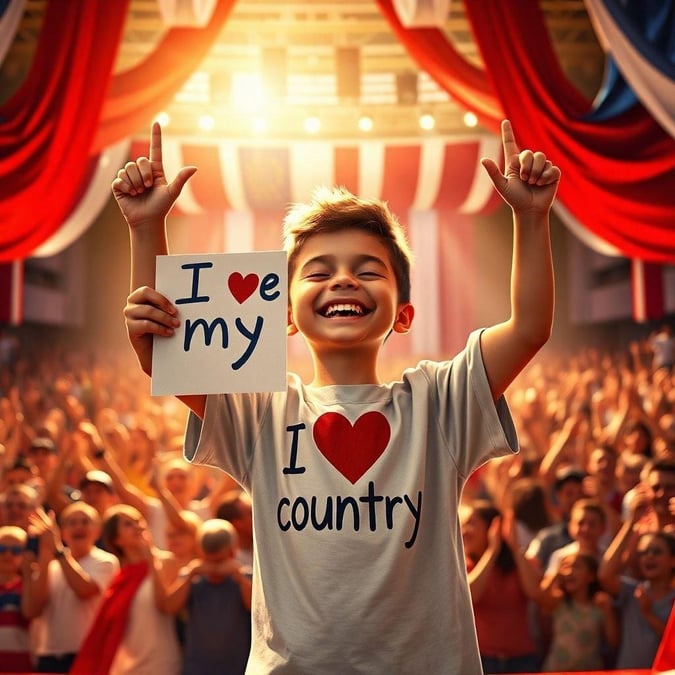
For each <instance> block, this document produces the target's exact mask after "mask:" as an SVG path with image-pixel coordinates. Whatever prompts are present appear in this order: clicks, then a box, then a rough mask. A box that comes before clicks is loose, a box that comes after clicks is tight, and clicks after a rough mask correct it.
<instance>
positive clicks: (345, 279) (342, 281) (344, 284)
mask: <svg viewBox="0 0 675 675" xmlns="http://www.w3.org/2000/svg"><path fill="white" fill-rule="evenodd" d="M331 286H332V287H333V288H354V287H355V286H358V280H357V278H356V277H355V276H354V275H353V274H352V273H351V272H349V271H348V270H340V271H338V272H337V273H336V274H335V276H334V277H333V283H332V284H331Z"/></svg>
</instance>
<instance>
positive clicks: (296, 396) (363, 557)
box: [112, 121, 560, 675]
mask: <svg viewBox="0 0 675 675" xmlns="http://www.w3.org/2000/svg"><path fill="white" fill-rule="evenodd" d="M502 141H503V149H504V157H505V170H504V172H503V173H502V172H501V171H500V169H499V168H498V166H497V164H496V163H495V162H494V161H493V160H491V159H483V160H482V164H483V166H484V168H485V169H486V170H487V173H488V175H489V177H490V179H491V180H492V182H493V184H494V186H495V188H496V190H497V191H498V192H499V194H500V195H501V196H502V198H503V199H504V200H505V201H506V202H507V203H508V204H509V206H510V207H511V209H512V211H513V217H514V218H513V219H514V251H513V257H512V261H513V263H512V275H511V298H512V301H511V314H510V316H509V317H508V318H507V319H506V320H505V321H504V322H503V323H499V324H497V325H494V326H491V327H488V328H485V329H483V330H479V331H476V332H474V333H472V334H471V335H470V336H469V339H468V343H467V346H466V348H465V349H464V350H463V351H462V352H461V353H460V354H459V355H457V356H456V357H455V358H454V359H453V360H452V361H447V362H438V363H437V362H431V361H424V362H421V363H420V364H418V365H417V366H416V367H415V368H411V369H408V370H406V371H405V373H404V374H403V378H402V380H401V381H398V382H394V383H391V384H383V383H382V382H381V380H380V377H379V376H378V356H379V352H380V349H381V347H382V345H383V343H384V340H385V339H386V338H387V336H389V334H390V333H391V332H396V333H406V332H408V331H409V329H410V328H411V325H412V321H413V316H414V308H413V305H412V304H411V302H410V258H411V256H410V252H409V250H408V246H407V242H406V240H405V237H404V233H403V230H402V228H401V226H400V225H399V223H398V222H397V221H396V219H395V217H394V216H393V214H392V213H391V212H390V211H389V209H388V208H387V206H386V205H385V204H383V203H382V202H379V201H374V200H373V201H369V200H363V199H359V198H357V197H355V196H353V195H351V194H349V193H348V192H346V191H345V190H341V189H337V190H332V191H330V190H319V191H317V192H316V193H315V195H314V199H313V201H312V203H310V204H309V205H298V206H296V207H295V208H294V209H292V210H291V211H290V212H289V214H288V215H287V217H286V220H285V245H286V250H287V253H288V271H289V306H288V333H289V335H294V334H296V333H301V334H302V335H303V336H304V338H305V340H306V342H307V344H308V347H309V350H310V353H311V356H312V361H313V365H314V377H313V379H312V381H311V383H310V384H309V385H307V384H305V383H303V382H302V381H301V380H300V379H299V378H298V377H296V376H294V375H289V377H288V381H287V388H286V390H285V391H284V392H275V393H262V394H227V395H209V396H208V397H207V396H204V395H190V396H182V397H181V400H182V401H183V402H184V403H185V404H186V405H187V406H188V407H189V408H190V409H191V411H192V415H191V417H190V419H189V422H188V428H187V431H186V449H185V452H186V457H187V458H188V459H189V460H190V461H192V462H195V463H198V464H207V465H211V466H215V467H219V468H221V469H224V470H225V471H226V472H228V473H229V474H230V475H231V476H233V477H234V478H235V479H236V480H237V481H238V482H239V483H241V484H242V485H243V486H244V487H245V489H246V490H247V491H249V492H250V493H251V495H252V499H253V504H254V509H255V513H256V517H255V523H254V549H255V560H254V574H253V583H254V592H253V598H254V601H253V607H252V615H253V616H252V618H253V636H252V648H251V654H250V658H249V663H248V669H249V670H250V672H282V671H283V672H294V673H319V672H340V673H353V672H371V673H373V672H387V671H396V672H406V673H443V674H444V675H451V674H453V673H454V674H462V675H465V674H466V673H479V672H480V671H481V665H480V659H479V654H478V647H477V643H476V636H475V629H474V625H473V621H472V610H471V599H470V595H469V588H468V583H467V578H466V569H465V566H464V559H463V556H462V555H461V551H462V543H461V533H460V528H459V524H458V516H457V510H458V503H459V500H460V495H461V491H462V487H463V485H464V483H465V482H466V480H467V478H468V477H469V476H470V475H471V473H472V472H473V471H474V470H475V469H476V468H477V467H478V466H480V465H481V464H483V463H484V462H485V461H487V460H488V459H490V458H492V457H496V456H499V455H502V454H506V453H508V452H509V451H516V449H517V438H516V434H515V429H514V426H513V422H512V419H511V416H510V413H509V410H508V407H507V405H506V402H505V400H504V398H503V394H504V392H505V390H506V388H507V387H508V386H509V384H510V383H511V382H512V381H513V379H514V378H515V377H516V376H517V375H518V374H519V373H520V372H521V370H522V369H523V368H524V367H525V365H526V364H527V363H528V362H529V361H530V360H531V359H532V357H533V356H534V355H535V354H536V353H537V352H538V350H539V349H540V348H541V346H542V345H543V344H545V343H546V341H547V340H548V338H549V336H550V332H551V323H552V316H553V269H552V257H551V248H550V232H549V212H550V209H551V206H552V203H553V200H554V197H555V193H556V190H557V186H558V182H559V178H560V171H559V169H558V168H557V167H555V166H554V165H552V163H551V162H550V161H549V160H548V159H547V158H546V156H545V155H544V154H543V153H541V152H532V151H530V150H524V151H522V152H521V151H520V149H519V148H518V146H517V144H516V141H515V138H514V136H513V132H512V130H511V126H510V124H509V122H508V121H504V122H503V124H502ZM467 170H473V169H472V168H470V167H467ZM195 171H196V168H195V167H184V168H183V169H181V170H180V171H179V173H178V174H177V176H176V178H175V179H174V180H173V181H172V182H171V183H168V182H167V180H166V177H165V174H164V169H163V163H162V148H161V129H160V126H159V125H158V124H155V125H153V130H152V138H151V142H150V157H149V158H139V159H138V160H137V161H135V162H129V163H127V164H126V165H125V167H124V168H123V169H121V170H120V171H119V172H118V174H117V178H116V179H115V181H113V185H112V189H113V193H114V195H115V198H116V199H117V201H118V205H119V207H120V209H121V211H122V213H123V215H124V217H125V219H126V221H127V224H128V225H129V231H130V237H131V261H132V264H131V268H132V271H131V288H132V292H131V294H130V296H129V298H128V302H127V307H126V309H125V317H126V323H127V331H128V335H129V339H130V342H131V345H132V347H133V348H134V350H135V351H136V355H137V357H138V359H139V363H140V364H141V367H142V369H143V370H144V372H146V373H148V374H150V373H151V366H152V340H153V338H157V339H160V338H170V337H171V336H172V335H174V333H175V329H176V328H177V326H178V325H179V324H180V318H179V316H178V312H177V309H176V306H175V305H174V304H173V303H172V302H171V301H170V300H169V299H167V298H166V297H164V296H163V295H161V294H160V293H158V292H157V291H156V290H154V284H155V266H156V256H157V255H158V254H165V253H167V250H168V245H167V241H166V232H165V218H166V215H167V213H168V212H169V210H170V208H171V206H172V204H173V202H174V201H175V199H176V198H177V197H178V194H179V193H180V191H181V189H182V187H183V186H184V184H185V183H186V181H187V180H188V179H189V178H190V177H191V176H192V175H193V174H194V172H195Z"/></svg>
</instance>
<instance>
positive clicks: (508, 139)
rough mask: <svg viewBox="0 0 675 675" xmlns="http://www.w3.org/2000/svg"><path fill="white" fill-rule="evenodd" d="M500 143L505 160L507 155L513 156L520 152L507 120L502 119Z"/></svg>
mask: <svg viewBox="0 0 675 675" xmlns="http://www.w3.org/2000/svg"><path fill="white" fill-rule="evenodd" d="M502 145H503V147H504V159H505V160H506V161H507V162H508V159H509V157H513V155H517V154H518V153H519V152H520V150H519V149H518V144H517V143H516V138H515V136H514V135H513V128H512V127H511V122H509V120H502Z"/></svg>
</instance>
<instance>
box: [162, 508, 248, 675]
mask: <svg viewBox="0 0 675 675" xmlns="http://www.w3.org/2000/svg"><path fill="white" fill-rule="evenodd" d="M197 536H198V541H199V547H200V549H201V552H200V559H196V560H194V561H193V562H192V563H191V564H190V565H187V566H185V567H184V568H183V569H182V570H181V571H180V573H179V578H178V580H177V581H176V582H175V583H174V584H173V586H172V587H171V588H169V589H168V590H167V591H166V592H165V594H164V595H163V597H161V598H160V599H159V606H160V608H161V609H162V610H163V611H165V612H167V613H169V614H177V613H178V612H179V611H181V610H182V609H186V610H187V613H186V621H185V633H186V634H185V651H184V665H183V675H241V674H242V673H243V672H244V671H245V670H246V661H247V659H248V653H249V649H250V647H251V579H250V575H247V574H246V573H245V572H244V570H243V568H242V567H241V565H240V564H239V563H238V562H237V559H236V550H237V531H236V530H235V529H234V526H233V525H232V524H231V523H228V522H227V521H226V520H221V519H219V518H212V519H211V520H207V521H206V522H205V523H204V524H203V525H201V526H200V528H199V533H198V535H197Z"/></svg>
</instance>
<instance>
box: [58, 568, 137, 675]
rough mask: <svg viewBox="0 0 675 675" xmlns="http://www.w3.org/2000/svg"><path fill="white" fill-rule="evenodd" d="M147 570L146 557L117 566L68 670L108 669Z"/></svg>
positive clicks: (78, 674) (98, 674)
mask: <svg viewBox="0 0 675 675" xmlns="http://www.w3.org/2000/svg"><path fill="white" fill-rule="evenodd" d="M147 574H148V563H147V561H143V562H139V563H134V564H133V565H125V566H124V567H122V569H120V571H119V572H118V574H117V575H116V576H115V578H114V579H113V580H112V583H111V584H110V586H108V589H107V590H106V592H105V593H104V595H103V600H102V601H101V606H100V607H99V609H98V613H97V614H96V618H95V619H94V622H93V623H92V625H91V628H90V629H89V633H88V634H87V636H86V637H85V638H84V642H83V643H82V646H81V647H80V650H79V652H78V653H77V657H76V658H75V662H74V663H73V665H72V667H71V669H70V673H71V674H75V675H105V674H106V673H108V671H109V670H110V666H111V665H112V662H113V659H114V658H115V654H116V653H117V648H118V647H119V646H120V643H121V642H122V638H123V637H124V631H125V629H126V627H127V619H128V617H129V608H130V607H131V601H132V600H133V599H134V595H136V591H138V587H139V586H140V585H141V582H142V581H143V579H145V577H146V575H147Z"/></svg>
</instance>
